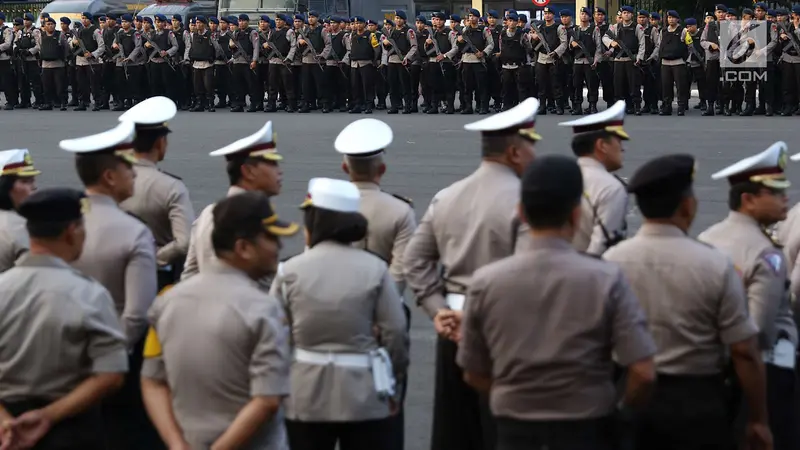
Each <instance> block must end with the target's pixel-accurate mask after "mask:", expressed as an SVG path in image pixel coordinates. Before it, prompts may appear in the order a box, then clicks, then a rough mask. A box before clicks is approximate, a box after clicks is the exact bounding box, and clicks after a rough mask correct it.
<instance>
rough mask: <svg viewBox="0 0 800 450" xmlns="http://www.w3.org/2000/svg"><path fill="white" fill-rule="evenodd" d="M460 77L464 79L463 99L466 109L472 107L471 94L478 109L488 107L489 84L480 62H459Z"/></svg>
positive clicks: (484, 69) (484, 68)
mask: <svg viewBox="0 0 800 450" xmlns="http://www.w3.org/2000/svg"><path fill="white" fill-rule="evenodd" d="M461 77H462V79H463V80H464V99H465V100H466V106H462V108H464V107H466V108H467V109H471V108H472V96H473V94H475V106H477V108H478V109H488V108H489V86H488V83H487V71H486V67H484V65H483V64H481V63H464V62H462V63H461Z"/></svg>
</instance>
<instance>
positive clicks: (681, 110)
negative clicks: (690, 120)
mask: <svg viewBox="0 0 800 450" xmlns="http://www.w3.org/2000/svg"><path fill="white" fill-rule="evenodd" d="M684 114H686V105H684V104H682V103H678V115H679V116H683V115H684Z"/></svg>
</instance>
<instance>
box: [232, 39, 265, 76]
mask: <svg viewBox="0 0 800 450" xmlns="http://www.w3.org/2000/svg"><path fill="white" fill-rule="evenodd" d="M241 32H242V30H239V31H237V32H236V36H238V34H239V33H241ZM231 39H232V40H234V41H235V40H236V39H235V37H234V36H231ZM259 53H260V49H259ZM237 56H241V57H242V58H244V59H245V61H246V60H247V59H248V56H247V55H245V54H244V49H242V47H241V46H240V45H239V44H236V52H234V54H233V56H231V59H230V60H228V64H233V61H234V60H235V59H236V57H237ZM250 71H251V72H253V74H254V75H256V76H258V72H256V71H255V69H250Z"/></svg>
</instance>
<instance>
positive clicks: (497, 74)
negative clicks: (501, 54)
mask: <svg viewBox="0 0 800 450" xmlns="http://www.w3.org/2000/svg"><path fill="white" fill-rule="evenodd" d="M495 45H497V44H495ZM495 50H497V48H496V49H495ZM486 78H487V82H488V83H489V96H490V97H491V98H492V99H493V100H494V106H495V108H497V107H498V106H500V103H502V102H503V92H504V87H503V64H502V63H501V62H500V59H499V58H486Z"/></svg>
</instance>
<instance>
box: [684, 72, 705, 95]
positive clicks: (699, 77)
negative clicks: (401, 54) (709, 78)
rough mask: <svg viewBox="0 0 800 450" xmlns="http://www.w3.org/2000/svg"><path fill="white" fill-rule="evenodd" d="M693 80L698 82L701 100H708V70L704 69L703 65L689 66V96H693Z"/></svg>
mask: <svg viewBox="0 0 800 450" xmlns="http://www.w3.org/2000/svg"><path fill="white" fill-rule="evenodd" d="M692 82H694V83H696V84H697V92H698V95H699V97H700V101H701V102H704V101H706V100H708V86H707V83H706V72H705V71H704V70H703V66H691V67H689V94H688V97H687V98H692V94H691V89H692Z"/></svg>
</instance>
